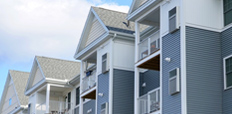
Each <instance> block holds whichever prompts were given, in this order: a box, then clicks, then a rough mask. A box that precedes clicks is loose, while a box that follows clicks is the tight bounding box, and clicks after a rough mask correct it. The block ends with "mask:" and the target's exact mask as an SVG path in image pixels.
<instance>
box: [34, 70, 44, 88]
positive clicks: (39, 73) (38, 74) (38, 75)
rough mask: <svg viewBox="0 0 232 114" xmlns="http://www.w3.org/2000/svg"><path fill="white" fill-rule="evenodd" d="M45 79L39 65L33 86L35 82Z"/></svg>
mask: <svg viewBox="0 0 232 114" xmlns="http://www.w3.org/2000/svg"><path fill="white" fill-rule="evenodd" d="M42 79H43V75H42V72H41V71H40V69H39V68H38V67H37V70H36V73H35V77H34V80H33V83H32V86H34V85H35V84H37V83H38V82H39V81H41V80H42Z"/></svg>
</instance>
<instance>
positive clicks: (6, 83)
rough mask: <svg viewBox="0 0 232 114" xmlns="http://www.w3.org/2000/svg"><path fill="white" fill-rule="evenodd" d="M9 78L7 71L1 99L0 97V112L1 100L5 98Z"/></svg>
mask: <svg viewBox="0 0 232 114" xmlns="http://www.w3.org/2000/svg"><path fill="white" fill-rule="evenodd" d="M9 77H10V72H9V71H8V74H7V78H6V82H5V86H4V90H3V92H2V97H1V102H0V111H2V106H3V98H5V96H6V92H7V85H8V84H9V81H10V79H9Z"/></svg>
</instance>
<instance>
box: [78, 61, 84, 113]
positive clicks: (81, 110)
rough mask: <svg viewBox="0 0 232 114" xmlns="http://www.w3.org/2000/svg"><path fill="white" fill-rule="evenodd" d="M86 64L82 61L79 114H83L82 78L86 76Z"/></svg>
mask: <svg viewBox="0 0 232 114" xmlns="http://www.w3.org/2000/svg"><path fill="white" fill-rule="evenodd" d="M84 67H85V66H84V62H83V61H81V75H80V104H79V114H83V99H82V97H81V93H82V88H83V87H82V78H83V75H84Z"/></svg>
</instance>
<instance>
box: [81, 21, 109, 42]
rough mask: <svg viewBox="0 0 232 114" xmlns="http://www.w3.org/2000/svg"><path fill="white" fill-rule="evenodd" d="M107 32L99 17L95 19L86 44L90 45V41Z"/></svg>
mask: <svg viewBox="0 0 232 114" xmlns="http://www.w3.org/2000/svg"><path fill="white" fill-rule="evenodd" d="M105 32H106V31H105V29H104V28H103V27H102V25H101V24H100V22H99V21H98V20H97V19H94V20H93V23H92V27H91V29H90V33H89V36H88V39H87V42H86V45H85V46H88V45H89V44H90V43H92V42H93V41H94V40H96V39H97V38H98V37H100V36H101V35H103V34H104V33H105Z"/></svg>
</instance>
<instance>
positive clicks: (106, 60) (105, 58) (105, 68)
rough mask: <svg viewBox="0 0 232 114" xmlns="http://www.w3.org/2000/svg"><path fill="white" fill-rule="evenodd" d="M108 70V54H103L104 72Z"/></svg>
mask: <svg viewBox="0 0 232 114" xmlns="http://www.w3.org/2000/svg"><path fill="white" fill-rule="evenodd" d="M107 71H108V54H107V53H106V54H104V55H102V73H106V72H107Z"/></svg>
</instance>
